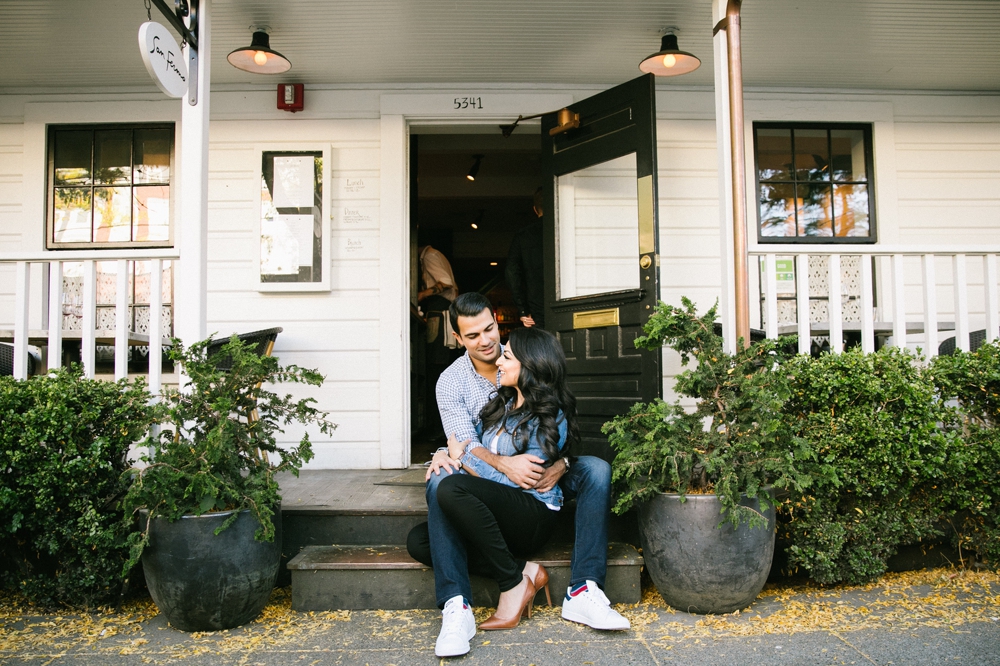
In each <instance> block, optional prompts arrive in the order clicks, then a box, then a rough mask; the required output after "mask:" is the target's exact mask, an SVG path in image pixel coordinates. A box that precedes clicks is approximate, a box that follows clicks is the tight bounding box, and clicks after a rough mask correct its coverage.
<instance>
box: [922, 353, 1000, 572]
mask: <svg viewBox="0 0 1000 666" xmlns="http://www.w3.org/2000/svg"><path fill="white" fill-rule="evenodd" d="M930 374H931V377H932V379H933V381H934V383H935V386H936V387H937V390H938V393H939V395H940V396H941V397H942V398H943V399H944V400H947V401H948V405H949V406H952V407H951V409H950V410H949V414H948V416H949V418H948V419H947V420H946V421H944V422H943V424H942V426H943V428H944V429H945V431H946V432H948V433H950V434H953V435H954V436H955V437H954V440H953V441H954V442H955V444H954V446H953V449H952V451H951V456H950V459H949V463H950V465H949V470H948V475H947V479H946V480H944V481H943V482H942V484H941V487H940V489H939V491H938V492H940V493H941V494H942V495H944V496H945V497H946V498H947V502H948V504H949V507H950V508H951V509H952V512H951V513H954V515H953V516H952V515H951V513H950V514H949V519H950V524H951V527H952V528H953V530H952V534H953V537H954V539H955V542H956V545H957V546H958V547H959V548H960V549H961V550H962V551H964V550H966V549H971V550H974V551H975V552H976V553H978V555H979V557H981V558H982V559H983V560H985V561H986V562H988V563H989V564H990V565H991V566H992V567H993V568H997V567H998V565H1000V427H998V426H1000V345H998V344H997V343H992V344H986V345H983V346H982V347H980V348H979V349H978V350H977V351H975V352H973V353H968V352H962V351H960V350H959V351H956V352H955V354H954V355H953V356H939V357H937V358H935V359H934V361H933V363H932V364H931V367H930Z"/></svg>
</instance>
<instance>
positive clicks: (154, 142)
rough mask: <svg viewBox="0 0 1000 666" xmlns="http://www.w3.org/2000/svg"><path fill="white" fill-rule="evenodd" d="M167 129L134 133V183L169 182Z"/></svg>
mask: <svg viewBox="0 0 1000 666" xmlns="http://www.w3.org/2000/svg"><path fill="white" fill-rule="evenodd" d="M172 135H173V132H171V131H170V130H168V129H147V130H136V131H135V157H134V159H135V174H134V178H135V180H134V182H135V183H136V184H138V183H169V182H170V137H171V136H172Z"/></svg>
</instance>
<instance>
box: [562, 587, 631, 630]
mask: <svg viewBox="0 0 1000 666" xmlns="http://www.w3.org/2000/svg"><path fill="white" fill-rule="evenodd" d="M572 590H573V588H571V587H567V588H566V598H565V599H563V606H562V616H563V619H564V620H569V621H570V622H579V623H580V624H585V625H587V626H588V627H591V628H592V629H604V630H607V631H622V630H625V629H631V628H632V625H631V624H630V623H629V621H628V619H627V618H625V617H622V616H621V615H620V614H619V613H618V612H617V611H615V609H613V608H612V607H611V602H610V601H608V598H607V597H606V596H604V592H603V591H602V590H601V588H599V587H598V586H597V583H595V582H594V581H592V580H588V581H587V584H586V585H584V586H583V587H581V588H580V589H579V590H577V591H576V592H573V591H572Z"/></svg>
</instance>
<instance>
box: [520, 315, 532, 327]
mask: <svg viewBox="0 0 1000 666" xmlns="http://www.w3.org/2000/svg"><path fill="white" fill-rule="evenodd" d="M521 323H522V324H524V327H525V328H531V327H532V326H534V325H535V319H534V317H532V316H531V315H528V316H527V317H521Z"/></svg>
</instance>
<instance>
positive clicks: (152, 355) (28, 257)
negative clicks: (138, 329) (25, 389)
mask: <svg viewBox="0 0 1000 666" xmlns="http://www.w3.org/2000/svg"><path fill="white" fill-rule="evenodd" d="M178 258H179V254H178V252H177V250H175V249H149V250H145V249H129V250H100V251H95V250H66V251H59V252H44V253H35V254H24V253H20V254H19V253H4V254H0V264H3V265H10V264H13V265H14V275H15V298H14V328H13V335H12V336H11V337H12V338H13V344H14V376H15V377H16V378H18V379H24V378H26V377H27V374H28V346H29V341H30V338H31V336H32V331H31V329H30V326H29V322H30V320H31V315H32V312H33V310H32V305H33V304H35V305H36V308H35V311H34V312H35V315H36V316H35V318H36V319H41V320H42V322H43V324H44V327H45V329H47V330H43V331H42V332H41V333H36V336H37V335H44V339H45V345H46V346H47V347H48V350H49V353H48V367H49V369H53V368H57V367H59V366H60V365H61V364H62V353H61V351H62V343H63V338H64V330H63V289H64V285H63V265H64V264H65V263H68V262H79V263H81V264H82V266H83V271H82V288H83V289H82V291H83V293H82V308H81V327H80V331H79V333H78V334H79V335H80V342H81V345H80V356H81V361H82V364H83V371H84V374H85V375H86V376H87V377H94V375H95V370H96V356H95V353H96V351H95V350H96V345H97V344H98V329H97V309H98V307H97V264H98V262H108V261H114V262H116V263H117V285H116V289H115V306H114V311H115V328H114V330H113V342H114V349H115V363H114V367H115V379H121V378H123V377H127V376H128V349H129V345H130V344H134V343H136V342H137V338H138V336H137V335H136V333H135V332H134V331H130V330H129V316H128V310H129V289H128V279H129V276H128V262H130V261H148V262H149V263H150V282H151V286H150V289H149V301H150V302H149V312H150V317H149V330H148V333H147V334H144V335H142V336H141V337H142V340H141V342H142V344H148V345H149V359H150V363H149V388H150V391H152V392H153V393H154V394H157V393H158V392H159V390H160V386H161V384H162V374H161V367H160V358H161V354H162V351H163V335H164V331H165V327H164V325H163V321H162V318H161V310H162V306H163V299H162V291H161V289H160V285H161V284H162V276H163V271H164V262H165V261H170V260H175V259H178ZM33 264H40V265H41V266H42V268H41V270H42V274H43V275H47V276H48V293H47V296H48V299H47V309H44V310H39V308H38V307H37V305H40V304H42V303H44V302H45V296H46V294H45V293H44V292H43V291H42V290H41V289H38V290H33V289H32V288H31V287H32V285H31V276H32V273H33V271H32V265H33ZM36 273H37V272H36ZM153 285H155V288H154V286H153ZM46 313H47V317H46V316H45V315H46ZM39 315H40V316H39ZM73 334H74V335H76V334H77V332H76V331H73ZM147 337H148V341H147Z"/></svg>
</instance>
